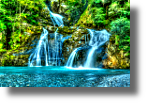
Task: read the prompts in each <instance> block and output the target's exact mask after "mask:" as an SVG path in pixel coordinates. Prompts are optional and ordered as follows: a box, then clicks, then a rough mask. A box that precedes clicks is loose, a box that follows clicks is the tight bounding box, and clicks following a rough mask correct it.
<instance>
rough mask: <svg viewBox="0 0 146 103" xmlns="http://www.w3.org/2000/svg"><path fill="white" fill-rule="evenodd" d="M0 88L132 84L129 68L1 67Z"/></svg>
mask: <svg viewBox="0 0 146 103" xmlns="http://www.w3.org/2000/svg"><path fill="white" fill-rule="evenodd" d="M0 87H130V70H127V69H124V70H123V69H122V70H121V69H118V70H113V69H101V68H82V67H80V68H67V67H64V66H47V67H0Z"/></svg>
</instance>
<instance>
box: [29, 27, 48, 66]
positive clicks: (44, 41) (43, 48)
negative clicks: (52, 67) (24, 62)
mask: <svg viewBox="0 0 146 103" xmlns="http://www.w3.org/2000/svg"><path fill="white" fill-rule="evenodd" d="M48 49H49V48H48V31H47V30H46V29H44V28H43V32H42V34H41V36H40V40H39V42H38V44H37V46H36V48H35V50H34V51H33V52H32V54H31V55H30V57H29V60H28V65H29V66H30V67H32V66H34V65H35V66H42V63H41V62H42V61H41V60H42V57H44V61H45V65H46V66H48V52H47V51H48Z"/></svg>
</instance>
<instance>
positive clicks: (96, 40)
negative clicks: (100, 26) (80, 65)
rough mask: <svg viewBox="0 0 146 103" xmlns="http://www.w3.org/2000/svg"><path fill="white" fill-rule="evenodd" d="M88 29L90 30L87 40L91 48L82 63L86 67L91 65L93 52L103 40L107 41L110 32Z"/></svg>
mask: <svg viewBox="0 0 146 103" xmlns="http://www.w3.org/2000/svg"><path fill="white" fill-rule="evenodd" d="M88 31H89V32H90V36H91V39H90V42H89V45H90V46H91V49H90V50H89V52H88V56H87V60H86V62H85V65H84V67H86V68H89V67H93V60H94V52H95V51H96V50H97V49H98V48H99V47H100V46H102V45H103V44H104V43H105V42H107V41H108V40H109V37H110V34H109V33H108V32H107V31H106V30H102V31H95V30H91V29H88Z"/></svg>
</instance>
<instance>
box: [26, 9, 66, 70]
mask: <svg viewBox="0 0 146 103" xmlns="http://www.w3.org/2000/svg"><path fill="white" fill-rule="evenodd" d="M48 10H49V12H50V17H51V20H52V22H53V24H54V26H55V25H57V26H62V27H63V26H64V24H63V16H61V15H59V14H55V13H53V12H52V11H50V9H49V8H48ZM57 31H58V28H57V29H56V31H55V33H54V34H53V38H54V39H53V40H48V34H49V32H48V31H47V30H46V29H45V28H43V32H42V34H41V36H40V40H39V41H38V43H37V46H36V48H35V49H34V50H33V52H32V53H31V55H30V57H29V59H28V66H30V67H33V66H42V65H43V66H49V65H56V66H57V65H60V62H61V61H60V60H61V56H62V54H61V53H62V52H60V51H62V43H63V41H62V39H63V36H62V35H61V34H59V35H58V33H57ZM67 38H68V37H67ZM63 40H65V38H64V39H63Z"/></svg>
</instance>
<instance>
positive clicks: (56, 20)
mask: <svg viewBox="0 0 146 103" xmlns="http://www.w3.org/2000/svg"><path fill="white" fill-rule="evenodd" d="M48 10H49V12H50V17H51V20H52V22H53V24H54V26H55V25H57V26H62V27H63V26H64V23H63V16H61V15H59V14H56V13H53V12H52V11H51V10H50V9H49V8H48Z"/></svg>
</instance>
